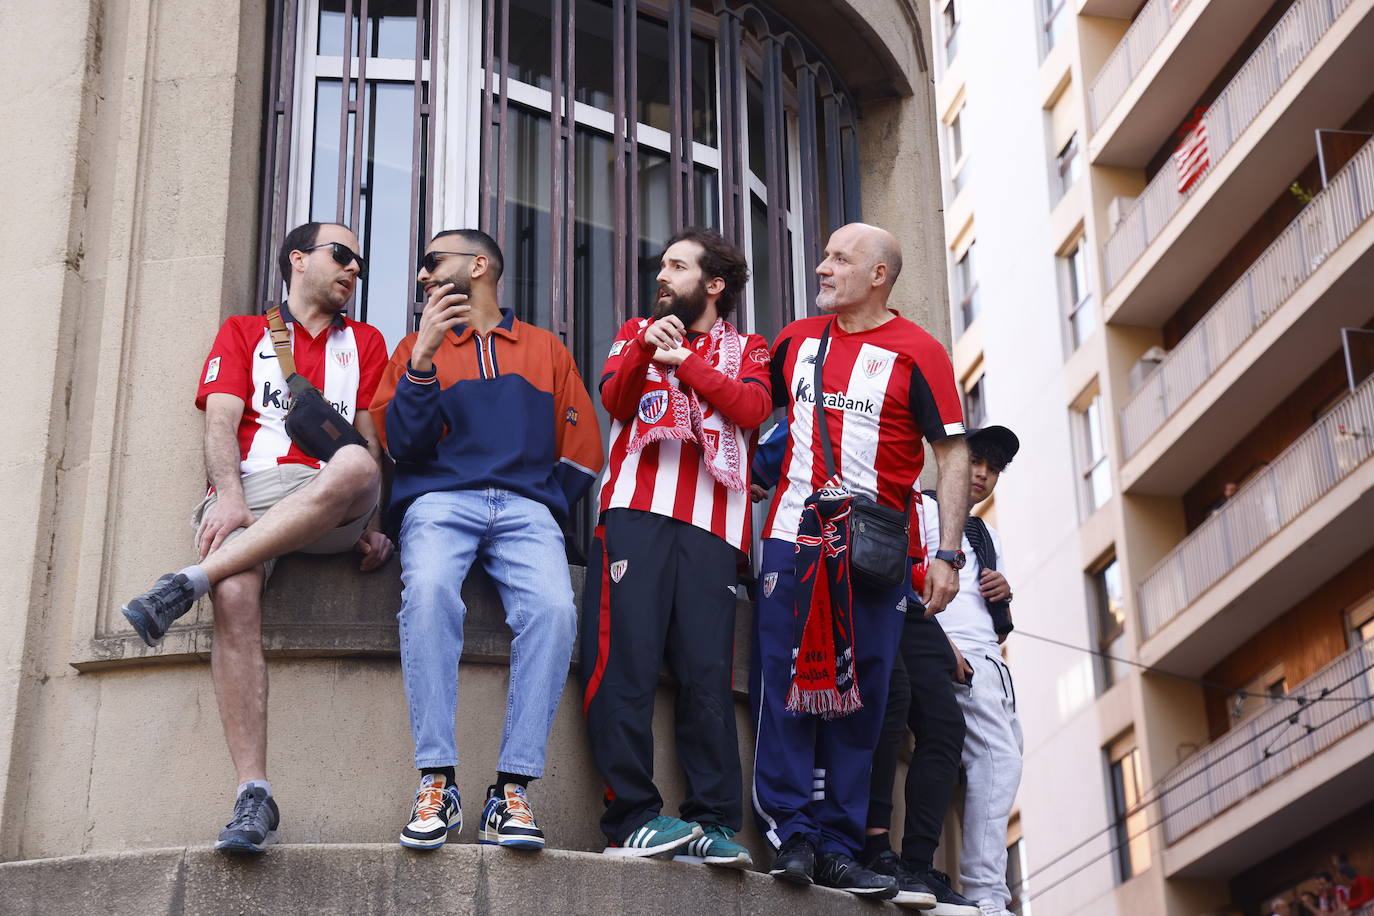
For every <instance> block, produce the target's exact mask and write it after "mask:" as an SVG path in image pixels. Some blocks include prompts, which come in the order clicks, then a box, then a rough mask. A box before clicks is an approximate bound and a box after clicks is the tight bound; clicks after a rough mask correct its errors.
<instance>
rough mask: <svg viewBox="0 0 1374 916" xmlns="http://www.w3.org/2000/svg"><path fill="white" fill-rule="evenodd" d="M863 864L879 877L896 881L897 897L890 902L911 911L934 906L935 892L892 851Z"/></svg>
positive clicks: (879, 854) (928, 908)
mask: <svg viewBox="0 0 1374 916" xmlns="http://www.w3.org/2000/svg"><path fill="white" fill-rule="evenodd" d="M864 864H865V865H867V866H868V867H869V868H871V869H872V870H873V871H875V872H877V873H878V874H880V875H890V876H892V877H893V878H895V879H896V880H897V896H896V897H893V898H892V902H893V903H895V904H897V905H898V906H904V907H907V908H908V909H913V910H930V909H932V908H933V907H934V906H935V903H936V901H935V892H934V891H933V890H931V889H930V887H928V886H927V885H926V884H925V882H923V881H921V879H920V878H919V877H918V876H917V874H916V872H915V871H913V870H912V868H911V866H909V865H907V864H906V862H904V861H902V857H901V856H899V855H897V854H896V853H895V852H893V851H892V850H890V849H886V850H884V851H882V852H880V853H878V854H877V855H876V856H874V857H873V858H871V859H869V860H868V861H867V862H865V863H864Z"/></svg>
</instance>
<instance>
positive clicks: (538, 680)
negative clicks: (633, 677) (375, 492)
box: [397, 489, 577, 776]
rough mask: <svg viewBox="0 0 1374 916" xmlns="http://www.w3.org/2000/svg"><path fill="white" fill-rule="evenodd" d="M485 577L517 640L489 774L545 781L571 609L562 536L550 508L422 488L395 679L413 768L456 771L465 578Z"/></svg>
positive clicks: (410, 541) (407, 554) (405, 567)
mask: <svg viewBox="0 0 1374 916" xmlns="http://www.w3.org/2000/svg"><path fill="white" fill-rule="evenodd" d="M477 559H480V560H481V561H482V567H483V568H484V569H485V570H486V571H487V574H488V575H489V576H491V578H492V580H493V582H495V584H496V589H497V591H498V592H499V593H500V595H501V604H502V605H503V606H504V607H505V611H506V623H507V625H508V626H509V627H510V628H511V632H512V633H514V634H515V638H514V639H513V640H512V641H511V647H510V690H509V693H508V696H507V699H506V721H505V727H504V729H503V732H502V735H501V754H500V758H499V760H498V762H497V768H498V769H500V770H501V771H503V772H506V773H519V774H522V775H525V776H542V775H544V752H545V745H547V743H548V738H549V729H550V728H551V727H552V725H553V716H554V713H555V712H556V711H557V709H558V700H559V697H560V696H561V695H562V693H563V685H564V683H565V682H566V681H567V679H568V661H569V659H570V658H571V657H572V648H573V637H574V635H575V634H576V631H577V610H576V607H575V606H574V604H573V594H572V583H571V582H570V581H569V580H568V561H567V556H566V554H565V553H564V550H563V534H562V532H561V531H560V530H559V528H558V524H557V523H556V522H555V521H554V519H553V516H552V515H551V514H550V512H549V510H548V508H547V507H546V506H544V505H543V504H542V503H538V502H535V501H534V500H532V499H527V498H526V497H523V496H518V495H516V494H514V493H511V492H509V491H507V490H497V489H487V490H454V491H444V492H438V493H426V494H425V495H423V496H421V497H419V498H418V499H416V500H415V501H414V502H413V503H411V504H410V507H409V508H408V509H406V514H405V520H404V521H403V522H402V523H401V583H402V586H403V588H402V591H401V612H400V613H399V614H398V615H397V619H398V620H399V621H400V626H401V673H402V677H403V680H404V681H405V691H406V702H407V703H408V704H409V705H410V730H411V734H412V735H413V736H414V738H415V766H416V767H417V768H420V767H441V766H456V765H457V763H458V748H457V744H456V742H455V740H454V718H455V715H456V713H457V707H458V659H459V656H461V655H462V653H463V619H464V617H465V616H466V614H467V607H466V606H465V605H464V604H463V597H462V587H463V580H464V579H465V578H467V574H468V570H469V569H471V568H472V563H473V561H474V560H477Z"/></svg>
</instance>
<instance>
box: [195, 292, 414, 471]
mask: <svg viewBox="0 0 1374 916" xmlns="http://www.w3.org/2000/svg"><path fill="white" fill-rule="evenodd" d="M281 317H282V320H283V321H284V322H286V327H287V330H288V331H290V332H291V355H292V356H293V357H294V358H295V360H296V372H297V373H298V374H299V375H301V376H303V377H304V378H306V379H307V380H309V382H310V384H312V385H314V386H315V387H316V388H318V389H320V391H321V392H322V393H323V394H324V397H325V400H327V401H329V403H330V404H333V405H334V407H335V408H336V409H337V410H338V411H339V413H341V414H343V415H344V417H346V418H347V419H348V420H350V421H352V420H354V419H355V418H356V417H357V415H358V411H360V410H366V409H367V408H368V407H369V406H370V405H371V404H372V395H373V393H374V392H375V391H376V390H377V383H378V381H380V380H381V377H382V370H384V369H385V368H386V357H387V354H386V340H385V339H383V337H382V334H381V332H380V331H378V330H377V329H376V328H374V327H372V325H370V324H363V323H362V322H360V321H353V320H351V319H348V318H345V317H344V316H343V315H339V316H336V317H335V319H334V321H333V323H331V324H330V325H329V327H328V328H326V329H325V330H324V331H323V332H322V333H321V334H320V336H319V337H311V336H310V332H309V331H307V330H306V329H305V328H303V327H301V326H300V325H299V324H298V323H297V322H296V321H294V320H293V319H292V318H291V315H290V313H289V312H287V309H286V305H285V304H283V305H282V308H281ZM215 393H224V394H232V395H234V396H235V397H237V398H240V399H241V400H242V401H243V404H244V407H243V419H241V420H240V421H239V429H238V439H239V472H240V473H241V474H251V473H253V472H254V471H262V470H266V469H267V468H271V467H276V466H277V465H279V464H306V465H310V466H311V467H319V466H320V462H318V461H316V460H315V459H314V458H311V457H310V456H309V455H307V454H305V452H302V451H301V450H300V449H299V448H297V447H296V444H295V443H293V442H292V441H291V438H290V437H289V436H287V434H286V412H287V410H288V409H290V407H291V392H290V391H289V390H288V389H287V387H286V379H285V378H284V377H283V376H282V371H281V364H280V363H279V362H278V361H277V351H276V350H274V349H272V338H271V336H270V334H269V332H268V326H267V317H266V316H265V315H234V316H232V317H231V318H230V319H229V320H228V321H226V322H224V324H223V325H222V326H221V327H220V329H219V333H218V334H217V335H216V336H215V342H214V345H213V346H211V347H210V355H209V356H207V357H206V358H205V365H204V367H203V368H202V369H201V373H200V388H199V390H197V391H196V406H197V407H199V408H200V409H201V410H204V409H205V399H206V398H207V397H208V396H209V395H211V394H215Z"/></svg>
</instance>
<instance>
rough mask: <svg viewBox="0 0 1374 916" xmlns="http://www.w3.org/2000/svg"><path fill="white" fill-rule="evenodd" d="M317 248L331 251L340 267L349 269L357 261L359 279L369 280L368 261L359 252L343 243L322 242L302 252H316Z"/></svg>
mask: <svg viewBox="0 0 1374 916" xmlns="http://www.w3.org/2000/svg"><path fill="white" fill-rule="evenodd" d="M317 248H328V249H330V254H332V255H333V256H334V261H335V262H336V263H337V264H338V265H339V266H340V267H347V266H348V265H349V264H352V263H353V262H354V261H357V262H358V279H359V280H365V279H367V261H366V260H364V258H363V256H362V255H360V254H358V252H356V251H354V250H353V249H352V248H349V247H348V246H347V245H345V244H344V243H343V242H321V243H320V244H318V245H311V246H310V247H309V248H302V249H300V250H301V251H314V250H315V249H317Z"/></svg>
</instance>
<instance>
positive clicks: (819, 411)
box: [815, 318, 835, 480]
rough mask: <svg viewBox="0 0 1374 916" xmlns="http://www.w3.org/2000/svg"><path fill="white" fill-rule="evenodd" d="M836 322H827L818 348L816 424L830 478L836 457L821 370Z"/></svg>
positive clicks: (833, 473)
mask: <svg viewBox="0 0 1374 916" xmlns="http://www.w3.org/2000/svg"><path fill="white" fill-rule="evenodd" d="M834 323H835V319H833V318H832V319H830V320H829V321H827V322H826V324H825V330H823V331H821V345H820V347H819V348H818V349H817V350H816V378H815V384H816V405H815V406H816V425H817V426H819V427H820V433H821V451H822V452H824V453H825V479H826V480H830V479H831V478H833V477H834V476H835V457H834V456H833V455H831V454H830V425H829V424H828V423H826V422H825V407H824V406H823V405H822V404H821V397H822V395H823V393H824V391H825V389H824V388H822V387H821V382H822V379H821V370H822V368H823V367H824V366H825V349H826V345H827V344H828V343H829V342H830V326H831V325H832V324H834Z"/></svg>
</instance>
